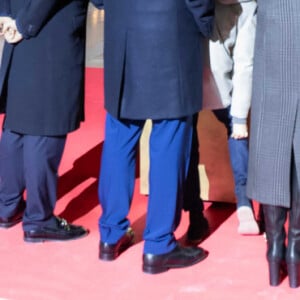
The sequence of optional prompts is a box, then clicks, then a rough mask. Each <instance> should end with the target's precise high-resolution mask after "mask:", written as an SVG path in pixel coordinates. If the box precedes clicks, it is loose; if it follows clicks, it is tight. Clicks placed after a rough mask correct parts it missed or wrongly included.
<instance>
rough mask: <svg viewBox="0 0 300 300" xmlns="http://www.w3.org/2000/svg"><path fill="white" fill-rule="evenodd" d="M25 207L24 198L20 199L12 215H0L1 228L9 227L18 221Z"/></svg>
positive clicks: (20, 219)
mask: <svg viewBox="0 0 300 300" xmlns="http://www.w3.org/2000/svg"><path fill="white" fill-rule="evenodd" d="M25 207H26V202H25V201H24V200H22V201H21V202H20V203H19V205H18V207H17V210H16V212H15V214H14V215H13V216H11V217H7V218H3V217H2V218H1V217H0V227H1V228H10V227H12V226H14V225H17V224H18V223H20V222H21V221H22V218H23V213H24V210H25Z"/></svg>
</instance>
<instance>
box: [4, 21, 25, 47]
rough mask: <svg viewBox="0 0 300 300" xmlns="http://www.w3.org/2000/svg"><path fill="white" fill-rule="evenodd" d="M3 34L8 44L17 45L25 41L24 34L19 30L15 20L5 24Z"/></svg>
mask: <svg viewBox="0 0 300 300" xmlns="http://www.w3.org/2000/svg"><path fill="white" fill-rule="evenodd" d="M3 32H4V37H5V40H6V42H7V43H10V44H15V43H18V42H20V41H21V40H22V39H23V36H22V34H21V33H20V32H19V31H18V29H17V25H16V21H15V20H10V21H8V22H5V23H4V26H3Z"/></svg>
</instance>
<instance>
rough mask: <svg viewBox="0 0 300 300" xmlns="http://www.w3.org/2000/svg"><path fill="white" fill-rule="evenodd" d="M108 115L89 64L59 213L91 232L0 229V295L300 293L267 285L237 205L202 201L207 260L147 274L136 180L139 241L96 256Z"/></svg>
mask: <svg viewBox="0 0 300 300" xmlns="http://www.w3.org/2000/svg"><path fill="white" fill-rule="evenodd" d="M104 117H105V112H104V109H103V70H101V69H87V72H86V122H85V123H84V124H83V125H82V127H81V129H80V130H78V131H76V132H74V133H72V134H70V136H69V138H68V142H67V146H66V149H65V153H64V156H63V161H62V164H61V168H60V172H59V173H60V179H59V192H58V202H57V206H56V214H58V215H60V216H61V217H64V218H66V219H67V220H69V221H72V222H74V223H76V224H81V225H84V226H86V227H88V228H89V229H90V234H89V235H88V236H87V237H86V238H83V239H80V240H75V241H70V242H66V243H62V242H60V243H59V242H57V243H50V242H48V243H42V244H27V243H25V242H23V232H22V227H21V224H19V225H17V226H15V227H13V228H11V229H9V230H0V300H2V299H10V300H27V299H28V300H60V299H64V300H68V299H88V300H93V299H95V300H96V299H97V300H99V299H100V300H101V299H105V300H111V299H112V300H114V299H120V300H127V299H128V300H129V299H130V300H135V299H157V300H161V299H162V300H181V299H212V300H213V299H284V300H288V299H300V288H299V289H290V288H289V287H288V281H287V278H286V279H285V280H284V281H283V283H282V284H281V285H280V286H279V287H269V285H268V274H267V264H266V260H265V248H266V245H265V240H264V238H263V236H252V237H243V236H239V235H238V233H237V218H236V213H235V207H234V205H232V204H221V203H206V204H205V208H206V209H205V215H206V216H207V218H208V220H209V222H210V226H211V230H212V233H211V235H210V236H209V237H208V238H207V239H206V240H205V241H204V242H203V243H202V244H201V246H202V247H203V248H205V249H207V250H208V251H209V256H208V258H207V259H206V260H204V261H203V262H201V263H199V264H197V265H195V266H192V267H189V268H184V269H177V270H170V271H168V272H166V273H163V274H159V275H147V274H144V273H143V272H142V271H141V262H142V260H141V259H142V249H143V241H142V232H143V227H144V223H145V211H146V205H147V197H145V196H142V195H140V193H139V178H137V179H136V181H137V184H136V189H135V194H134V200H133V206H132V211H131V213H130V219H131V221H132V227H133V228H134V230H135V231H136V236H137V238H136V244H135V245H134V246H133V247H132V248H130V249H129V250H128V251H126V252H125V253H124V254H122V255H121V256H120V257H119V258H118V259H117V260H116V261H114V262H102V261H99V260H98V243H99V233H98V225H97V223H98V218H99V215H100V213H101V209H100V207H99V205H98V198H97V177H98V172H99V165H100V154H101V149H102V143H103V138H104V136H103V125H104ZM2 119H3V117H1V121H2ZM256 208H257V206H256ZM187 226H188V215H187V214H186V213H183V217H182V222H181V224H180V227H179V228H178V230H177V231H176V236H177V237H178V239H179V240H181V241H182V242H183V241H184V234H185V231H186V229H187Z"/></svg>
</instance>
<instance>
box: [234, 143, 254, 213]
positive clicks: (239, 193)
mask: <svg viewBox="0 0 300 300" xmlns="http://www.w3.org/2000/svg"><path fill="white" fill-rule="evenodd" d="M228 145H229V153H230V161H231V166H232V171H233V176H234V185H235V196H236V199H237V207H238V208H239V207H241V206H248V207H251V208H252V202H251V200H250V199H249V198H248V197H247V195H246V185H247V173H248V154H249V153H248V139H238V140H236V139H233V138H229V140H228Z"/></svg>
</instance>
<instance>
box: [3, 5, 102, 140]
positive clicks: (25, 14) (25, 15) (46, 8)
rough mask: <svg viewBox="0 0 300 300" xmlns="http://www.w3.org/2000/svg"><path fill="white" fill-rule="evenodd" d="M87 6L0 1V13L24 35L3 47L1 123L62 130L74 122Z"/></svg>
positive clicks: (80, 112) (79, 108) (80, 114)
mask: <svg viewBox="0 0 300 300" xmlns="http://www.w3.org/2000/svg"><path fill="white" fill-rule="evenodd" d="M92 2H93V3H94V4H95V5H100V4H101V3H102V2H103V1H102V0H93V1H92ZM87 7H88V0H1V1H0V15H9V16H11V17H12V18H14V19H16V20H17V27H18V29H19V31H20V32H21V33H22V34H23V36H24V38H25V39H23V40H22V41H21V42H19V43H18V44H16V45H14V46H12V45H8V44H6V45H5V46H4V51H3V61H2V66H1V71H0V92H1V106H2V107H4V109H5V111H6V118H5V127H6V128H9V129H11V130H13V131H16V132H19V133H24V134H31V135H64V134H66V133H68V132H70V131H73V130H75V129H76V128H78V127H79V124H80V121H82V120H83V118H84V102H83V99H84V60H85V31H86V15H87ZM5 103H6V105H5Z"/></svg>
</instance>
